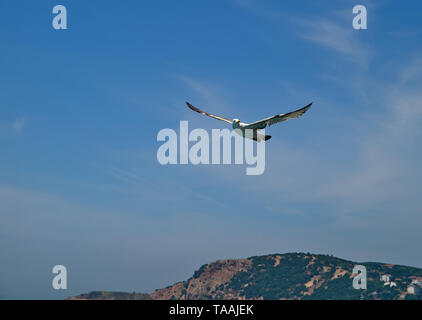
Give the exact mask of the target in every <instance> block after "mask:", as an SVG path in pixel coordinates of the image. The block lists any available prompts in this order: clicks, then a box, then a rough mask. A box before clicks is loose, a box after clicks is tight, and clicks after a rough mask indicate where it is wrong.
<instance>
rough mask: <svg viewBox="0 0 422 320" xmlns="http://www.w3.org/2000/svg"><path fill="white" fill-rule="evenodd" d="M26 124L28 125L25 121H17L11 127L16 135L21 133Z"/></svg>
mask: <svg viewBox="0 0 422 320" xmlns="http://www.w3.org/2000/svg"><path fill="white" fill-rule="evenodd" d="M25 123H26V121H25V119H16V120H15V121H14V122H13V123H12V125H11V128H12V131H13V132H14V133H15V134H19V133H21V132H22V130H23V128H24V126H25Z"/></svg>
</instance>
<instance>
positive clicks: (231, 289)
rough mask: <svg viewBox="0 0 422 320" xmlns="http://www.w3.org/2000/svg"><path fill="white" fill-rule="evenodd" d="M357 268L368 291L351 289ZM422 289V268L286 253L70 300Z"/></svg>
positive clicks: (319, 295) (400, 295) (416, 292)
mask: <svg viewBox="0 0 422 320" xmlns="http://www.w3.org/2000/svg"><path fill="white" fill-rule="evenodd" d="M357 264H359V265H364V266H365V268H366V271H367V289H366V290H356V289H354V288H353V286H352V281H353V278H354V277H355V276H356V274H353V268H354V266H355V265H357ZM382 277H383V280H381V278H382ZM387 280H388V281H387ZM421 286H422V269H419V268H413V267H407V266H400V265H391V264H383V263H375V262H366V263H356V262H352V261H348V260H343V259H340V258H336V257H333V256H328V255H316V254H310V253H287V254H274V255H265V256H256V257H250V258H247V259H234V260H219V261H216V262H213V263H210V264H205V265H203V266H202V267H200V268H199V270H197V271H195V272H194V274H193V276H192V277H191V278H189V279H188V280H186V281H183V282H178V283H176V284H174V285H172V286H169V287H167V288H164V289H159V290H156V291H155V292H153V293H151V294H149V295H148V294H126V295H125V294H124V293H113V292H100V293H98V292H93V293H90V294H85V295H80V296H77V297H73V298H71V299H129V298H132V299H150V298H151V299H157V300H163V299H177V300H184V299H272V300H274V299H276V300H278V299H324V300H325V299H342V300H343V299H347V300H348V299H365V300H373V299H382V300H392V299H422V292H421V291H422V290H421ZM131 295H132V296H131ZM137 295H138V296H137Z"/></svg>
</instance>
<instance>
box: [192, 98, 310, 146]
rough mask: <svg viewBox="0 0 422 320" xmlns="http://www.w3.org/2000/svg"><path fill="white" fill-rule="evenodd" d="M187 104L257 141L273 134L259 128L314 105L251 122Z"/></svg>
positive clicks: (295, 115) (299, 112) (287, 117)
mask: <svg viewBox="0 0 422 320" xmlns="http://www.w3.org/2000/svg"><path fill="white" fill-rule="evenodd" d="M186 105H187V106H188V107H189V108H190V109H192V110H193V111H196V112H198V113H201V114H204V115H206V116H209V117H211V118H214V119H217V120H221V121H225V122H228V123H231V125H232V128H233V129H234V130H235V132H237V133H238V134H239V135H241V136H242V137H245V138H249V139H252V140H255V141H257V142H261V141H262V140H264V141H267V140H268V139H270V138H271V136H269V135H264V134H262V133H260V132H259V130H262V129H264V128H265V127H266V126H267V125H268V126H272V125H273V124H276V123H279V122H283V121H286V120H289V119H295V118H299V117H300V116H301V115H303V114H304V113H305V112H306V111H308V110H309V108H310V107H311V106H312V102H311V103H310V104H308V105H307V106H305V107H303V108H301V109H298V110H296V111H292V112H288V113H282V114H277V115H275V116H272V117H268V118H265V119H262V120H259V121H255V122H252V123H249V124H248V123H243V122H240V120H239V119H233V120H230V119H227V118H224V117H220V116H216V115H213V114H210V113H207V112H205V111H202V110H201V109H198V108H197V107H194V106H193V105H191V104H190V103H189V102H186ZM247 129H250V130H247Z"/></svg>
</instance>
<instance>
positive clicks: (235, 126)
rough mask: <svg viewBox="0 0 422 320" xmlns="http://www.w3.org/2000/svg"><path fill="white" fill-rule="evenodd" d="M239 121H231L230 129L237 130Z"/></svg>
mask: <svg viewBox="0 0 422 320" xmlns="http://www.w3.org/2000/svg"><path fill="white" fill-rule="evenodd" d="M239 124H240V120H239V119H233V122H232V127H233V129H236V128H239Z"/></svg>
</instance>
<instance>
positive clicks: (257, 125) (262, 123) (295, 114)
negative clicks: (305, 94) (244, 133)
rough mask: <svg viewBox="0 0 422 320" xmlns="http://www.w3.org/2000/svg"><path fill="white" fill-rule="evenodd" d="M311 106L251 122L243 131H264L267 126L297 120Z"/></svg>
mask: <svg viewBox="0 0 422 320" xmlns="http://www.w3.org/2000/svg"><path fill="white" fill-rule="evenodd" d="M311 106H312V102H311V103H310V104H308V105H307V106H305V107H303V108H301V109H299V110H296V111H292V112H288V113H282V114H277V115H275V116H272V117H269V118H266V119H263V120H259V121H255V122H252V123H250V124H248V125H247V126H245V129H258V130H260V129H264V128H265V127H266V126H267V125H269V126H272V125H273V124H276V123H279V122H282V121H286V120H289V119H295V118H299V117H300V116H301V115H303V114H304V113H305V112H306V111H308V110H309V108H310V107H311Z"/></svg>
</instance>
